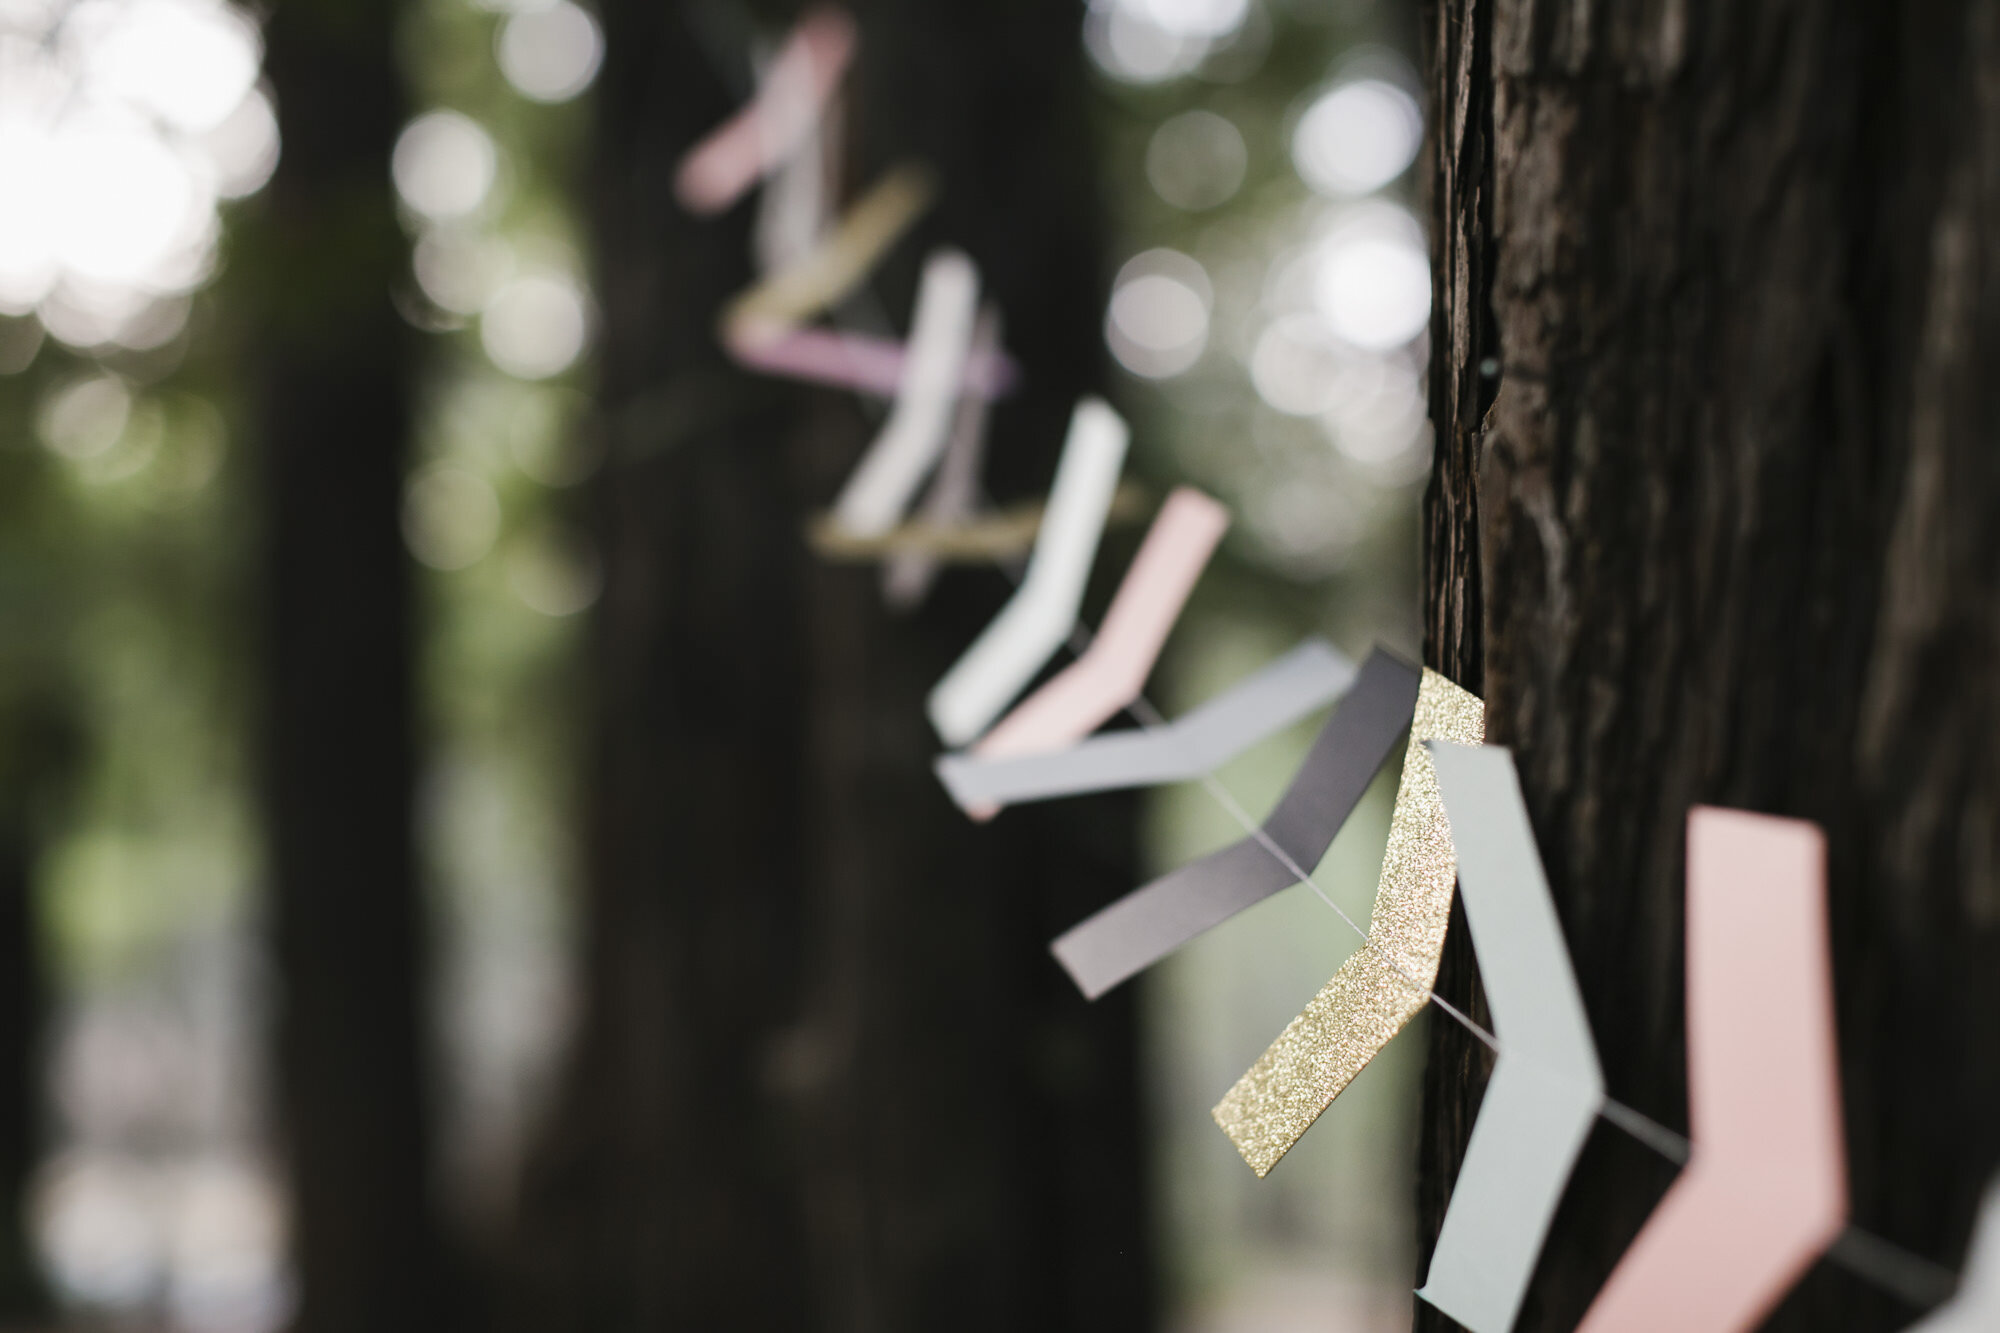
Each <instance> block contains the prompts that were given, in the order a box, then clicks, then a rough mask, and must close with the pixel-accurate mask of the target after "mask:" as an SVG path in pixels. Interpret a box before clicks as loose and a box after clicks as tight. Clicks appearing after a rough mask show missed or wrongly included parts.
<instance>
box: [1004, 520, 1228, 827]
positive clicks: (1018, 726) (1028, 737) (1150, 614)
mask: <svg viewBox="0 0 2000 1333" xmlns="http://www.w3.org/2000/svg"><path fill="white" fill-rule="evenodd" d="M1228 528H1229V511H1228V510H1227V509H1226V508H1224V507H1223V506H1222V505H1221V504H1219V503H1217V502H1216V501H1214V500H1211V499H1210V498H1209V497H1208V496H1206V495H1203V494H1202V493H1201V492H1200V491H1197V490H1195V489H1194V488H1193V487H1190V486H1181V487H1177V488H1176V489H1175V490H1174V493H1173V494H1172V495H1169V496H1168V497H1167V502H1166V503H1165V504H1163V505H1161V506H1160V513H1159V516H1158V517H1157V518H1155V519H1154V520H1153V526H1152V529H1151V530H1150V531H1148V532H1147V533H1146V540H1145V541H1144V542H1143V543H1141V544H1140V547H1139V554H1138V555H1136V556H1134V557H1133V558H1132V567H1131V568H1130V569H1128V570H1126V571H1125V581H1124V582H1122V583H1120V584H1119V585H1118V594H1117V596H1115V597H1113V598H1112V599H1111V609H1110V610H1108V611H1106V612H1105V613H1104V625H1103V627H1102V628H1101V629H1099V630H1098V632H1097V638H1096V639H1095V640H1094V641H1093V642H1092V643H1091V645H1090V647H1089V649H1087V650H1086V651H1085V652H1084V654H1083V656H1081V657H1079V658H1077V659H1076V661H1074V662H1072V663H1071V664H1070V665H1069V667H1068V668H1067V669H1066V670H1064V671H1063V672H1062V673H1061V674H1060V675H1058V676H1056V677H1055V678H1054V679H1052V680H1050V681H1049V682H1048V683H1047V684H1046V685H1044V686H1042V688H1041V689H1039V690H1036V691H1035V692H1034V693H1033V694H1031V695H1029V696H1028V697H1027V698H1026V699H1024V700H1022V701H1021V702H1020V703H1019V704H1017V705H1015V708H1014V711H1013V712H1011V713H1009V714H1007V716H1006V717H1004V718H1002V719H1000V721H999V722H998V723H996V724H995V725H994V727H993V730H991V731H989V732H987V733H986V735H985V736H984V737H982V738H981V739H980V741H979V743H978V744H976V745H974V746H973V747H972V753H973V754H976V755H981V756H984V757H987V758H995V759H997V758H1004V757H1005V756H1007V755H1022V754H1040V753H1042V752H1044V751H1047V750H1054V749H1059V748H1060V747H1062V746H1065V745H1068V744H1070V743H1071V742H1073V741H1077V740H1081V739H1082V738H1083V737H1085V736H1088V735H1089V734H1090V733H1091V732H1093V731H1095V730H1097V728H1098V727H1099V726H1101V725H1102V724H1103V723H1105V722H1107V721H1109V720H1110V719H1111V718H1113V717H1115V716H1117V714H1118V710H1119V709H1121V708H1124V707H1125V706H1126V705H1128V704H1130V703H1131V702H1132V701H1133V700H1134V699H1137V698H1138V697H1139V691H1140V690H1142V689H1144V688H1145V686H1146V677H1147V676H1149V675H1150V674H1152V670H1153V663H1154V662H1155V661H1157V660H1158V659H1159V656H1160V649H1161V648H1162V647H1164V646H1165V645H1166V642H1167V635H1168V633H1169V632H1170V631H1171V630H1172V629H1173V627H1174V622H1175V621H1176V620H1178V619H1180V614H1181V608H1182V607H1183V606H1185V605H1186V604H1187V599H1188V594H1190V593H1192V592H1193V591H1194V585H1195V581H1196V580H1197V579H1199V578H1200V577H1201V571H1202V570H1203V569H1205V568H1207V566H1208V558H1209V556H1211V555H1213V554H1214V553H1215V547H1216V543H1218V542H1220V541H1221V540H1222V534H1223V533H1224V532H1225V531H1227V530H1228ZM999 812H1000V807H999V806H997V805H979V806H970V807H968V808H967V809H966V813H967V814H969V815H971V816H972V817H973V818H974V819H978V820H987V819H991V818H993V816H994V815H996V814H998V813H999Z"/></svg>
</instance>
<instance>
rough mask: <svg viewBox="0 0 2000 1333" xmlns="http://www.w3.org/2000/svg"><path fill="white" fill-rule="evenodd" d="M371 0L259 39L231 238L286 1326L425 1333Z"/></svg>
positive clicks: (316, 9) (399, 456)
mask: <svg viewBox="0 0 2000 1333" xmlns="http://www.w3.org/2000/svg"><path fill="white" fill-rule="evenodd" d="M396 12H397V11H396V8H395V6H394V5H393V4H390V3H387V0H371V2H370V3H364V4H356V3H352V0H286V2H285V3H284V4H281V5H279V6H278V7H277V9H276V10H275V12H274V13H273V15H272V17H271V20H270V23H269V25H268V26H267V28H266V30H265V40H266V43H267V46H268V69H269V72H270V76H271V79H272V82H273V83H274V84H275V85H276V87H277V88H278V90H279V116H280V125H281V129H282V133H283V137H284V156H283V158H282V160H281V162H280V164H279V167H278V171H277V174H276V176H275V177H273V179H272V181H271V185H270V188H269V190H268V192H267V196H266V198H265V199H264V201H263V203H262V209H263V212H262V216H261V217H260V218H259V220H258V222H257V225H256V227H255V228H254V230H253V232H252V234H251V235H250V236H249V237H248V238H247V239H246V259H247V261H248V264H247V266H248V267H249V268H250V270H251V272H250V273H249V274H248V275H246V276H247V277H248V279H249V280H248V281H247V282H245V283H244V287H243V290H244V292H245V294H246V296H249V297H250V298H251V299H252V300H253V301H254V303H255V306H256V308H257V309H258V311H259V317H260V327H259V328H258V330H257V334H258V336H257V339H256V342H255V344H254V347H253V351H252V355H253V369H254V373H255V376H256V378H255V386H256V392H257V396H258V401H259V428H260V432H261V436H262V439H261V447H262V459H261V464H262V469H263V474H264V475H263V487H264V499H265V504H264V511H265V515H266V517H265V523H266V525H267V527H266V531H265V534H264V559H265V567H264V574H265V579H266V583H265V604H264V613H265V626H264V629H265V647H264V679H265V691H266V697H265V699H264V701H263V702H264V709H265V714H264V716H265V723H264V726H265V732H264V770H265V771H264V788H265V809H266V820H267V829H268V867H269V877H270V893H271V916H272V923H273V927H274V938H275V952H276V961H277V965H278V980H279V984H280V1004H279V1011H278V1023H277V1069H278V1092H279V1107H280V1111H281V1116H282V1130H283V1135H284V1140H285V1149H286V1153H287V1162H288V1166H289V1170H290V1183H291V1188H292V1198H293V1213H292V1216H293V1251H294V1257H295V1260H296V1263H297V1266H298V1276H299V1281H300V1306H299V1317H298V1327H299V1328H300V1329H302V1330H315V1331H316V1330H326V1331H327V1333H348V1331H350V1330H354V1329H363V1328H366V1329H372V1330H395V1329H410V1330H417V1329H424V1330H434V1329H436V1328H438V1327H439V1326H440V1324H441V1323H442V1322H443V1320H444V1315H445V1310H444V1308H443V1306H442V1304H441V1302H440V1300H439V1297H438V1293H439V1291H440V1289H441V1275H442V1269H443V1265H442V1263H441V1255H440V1251H439V1244H438V1239H437V1234H436V1231H435V1228H434V1224H433V1214H432V1209H431V1206H430V1186H431V1154H430V1150H429V1143H428V1141H427V1133H428V1121H427V1097H426V1090H425V1087H424V1078H423V1063H424V1062H423V1060H422V1058H421V1056H422V1049H423V1045H424V1031H425V1025H424V1023H423V1021H422V1015H423V1012H424V1004H423V1000H424V987H423V969H422V965H421V964H422V956H423V952H424V950H423V913H422V911H421V904H420V902H419V897H418V883H417V875H416V868H415V859H414V847H413V833H412V809H411V795H412V781H411V773H412V755H413V745H414V742H413V736H412V695H413V687H412V661H411V655H412V635H411V626H410V586H411V585H410V562H409V557H408V555H407V554H406V553H405V551H404V549H403V541H402V535H401V529H400V525H399V515H400V513H401V505H402V484H403V467H404V457H405V453H404V450H405V444H406V442H407V439H408V432H409V429H410V425H409V419H410V406H411V402H410V376H411V374H412V371H411V365H412V361H413V358H412V356H411V352H412V350H413V349H412V347H411V335H410V331H409V330H408V328H407V327H406V326H405V325H404V323H403V321H402V320H401V319H400V318H399V317H398V316H397V314H396V312H395V310H394V308H393V307H392V305H391V299H390V297H391V291H392V289H393V288H394V287H395V286H396V285H397V284H398V283H399V282H401V281H403V275H404V273H405V272H406V269H405V263H406V254H407V251H406V249H405V246H404V242H403V238H402V235H401V233H400V230H399V229H398V227H397V224H396V219H395V207H394V201H393V198H392V195H391V193H390V184H389V173H388V164H389V152H390V147H391V145H392V144H393V143H394V141H395V137H396V133H397V131H398V129H399V128H400V127H401V124H402V120H403V116H404V109H403V105H402V99H401V96H400V94H399V91H398V87H397V83H396V79H395V74H394V71H395V65H394V60H393V55H392V38H393V27H394V20H395V15H396Z"/></svg>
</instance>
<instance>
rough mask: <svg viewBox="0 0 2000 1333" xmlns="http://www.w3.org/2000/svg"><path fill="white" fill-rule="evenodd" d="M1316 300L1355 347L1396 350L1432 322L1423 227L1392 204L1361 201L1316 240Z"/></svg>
mask: <svg viewBox="0 0 2000 1333" xmlns="http://www.w3.org/2000/svg"><path fill="white" fill-rule="evenodd" d="M1313 267H1314V272H1313V285H1312V294H1313V303H1314V305H1315V306H1317V307H1318V309H1319V312H1320V314H1321V315H1323V316H1324V317H1325V318H1326V321H1327V324H1328V326H1329V327H1331V328H1332V330H1333V331H1334V332H1335V333H1337V334H1339V335H1340V336H1341V337H1342V338H1344V339H1346V340H1347V341H1348V342H1350V343H1353V344H1354V345H1355V346H1357V347H1364V348H1369V349H1372V350H1377V351H1384V350H1387V349H1390V348H1394V347H1401V346H1403V345H1404V344H1405V343H1407V342H1409V341H1410V340H1411V339H1413V338H1415V337H1416V336H1417V335H1418V334H1420V333H1422V332H1423V331H1424V330H1425V328H1426V327H1427V326H1428V325H1429V323H1430V316H1431V265H1430V255H1429V252H1428V251H1427V250H1426V248H1425V246H1424V236H1423V229H1422V227H1421V226H1420V225H1419V224H1418V222H1417V220H1416V218H1414V217H1413V216H1411V215H1410V213H1409V211H1408V210H1407V209H1403V208H1399V207H1397V206H1396V205H1394V204H1386V203H1374V204H1364V205H1361V206H1358V207H1356V208H1354V209H1352V210H1350V211H1348V212H1347V213H1346V214H1344V215H1342V216H1341V217H1340V218H1339V219H1338V220H1337V221H1336V222H1335V224H1334V225H1333V226H1332V227H1331V228H1330V229H1329V230H1328V232H1327V234H1326V236H1325V237H1324V238H1323V239H1322V240H1321V241H1320V243H1319V246H1318V250H1317V254H1316V256H1315V259H1314V266H1313Z"/></svg>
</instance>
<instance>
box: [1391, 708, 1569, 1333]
mask: <svg viewBox="0 0 2000 1333" xmlns="http://www.w3.org/2000/svg"><path fill="white" fill-rule="evenodd" d="M1428 748H1429V750H1430V756H1431V762H1432V764H1433V765H1435V766H1436V768H1437V780H1438V790H1439V793H1440V794H1441V795H1442V796H1443V798H1444V805H1445V811H1446V814H1447V815H1448V816H1449V818H1450V821H1451V840H1452V845H1453V847H1454V848H1456V850H1457V855H1458V888H1459V894H1460V896H1461V898H1462V900H1463V901H1464V903H1465V918H1466V923H1467V925H1468V926H1469V927H1470V928H1471V931H1472V946H1473V949H1474V950H1475V951H1476V952H1477V954H1478V956H1479V978H1480V981H1481V983H1482V984H1483V985H1484V986H1485V989H1486V999H1487V1002H1488V1003H1489V1004H1490V1005H1491V1006H1492V1010H1493V1022H1494V1026H1495V1027H1496V1028H1497V1029H1498V1034H1499V1037H1500V1041H1501V1050H1500V1057H1499V1059H1498V1060H1497V1061H1496V1062H1495V1063H1494V1066H1493V1076H1492V1078H1491V1079H1489V1080H1488V1081H1487V1084H1486V1095H1485V1096H1484V1097H1483V1098H1482V1099H1481V1101H1480V1103H1479V1118H1478V1119H1477V1120H1476V1121H1474V1122H1473V1126H1472V1137H1471V1140H1470V1142H1468V1143H1467V1145H1466V1150H1465V1161H1464V1164H1463V1165H1461V1166H1460V1167H1459V1171H1458V1181H1457V1183H1456V1184H1455V1185H1453V1187H1452V1192H1451V1205H1450V1207H1448V1208H1447V1209H1446V1210H1445V1215H1444V1224H1443V1226H1442V1227H1441V1228H1440V1229H1439V1231H1438V1238H1437V1247H1436V1249H1435V1250H1434V1251H1433V1252H1432V1254H1431V1263H1430V1272H1429V1274H1428V1275H1427V1276H1426V1278H1425V1280H1424V1285H1423V1286H1422V1287H1421V1288H1419V1289H1418V1291H1417V1295H1418V1296H1420V1297H1422V1298H1423V1299H1424V1300H1426V1301H1429V1302H1430V1303H1431V1304H1432V1305H1434V1306H1436V1307H1437V1308H1438V1309H1440V1310H1442V1311H1444V1312H1445V1313H1446V1314H1448V1315H1450V1316H1451V1317H1452V1318H1453V1319H1456V1320H1457V1321H1458V1322H1459V1323H1461V1324H1463V1325H1464V1326H1465V1327H1466V1328H1468V1329H1470V1330H1471V1333H1508V1330H1509V1329H1511V1328H1513V1326H1514V1318H1515V1316H1516V1315H1517V1314H1518V1313H1519V1311H1520V1308H1521V1298H1522V1296H1523V1295H1524V1294H1525V1293H1526V1292H1527V1289H1528V1279H1529V1278H1531V1277H1532V1276H1534V1272H1535V1259H1536V1257H1537V1256H1538V1255H1539V1254H1540V1253H1541V1249H1542V1241H1543V1238H1544V1237H1546V1236H1547V1234H1548V1230H1549V1223H1550V1222H1551V1221H1552V1220H1553V1219H1554V1217H1555V1212H1556V1205H1557V1204H1558V1203H1559V1202H1561V1200H1562V1194H1563V1187H1564V1186H1565V1185H1566V1184H1567V1183H1568V1182H1569V1175H1570V1169H1571V1168H1572V1167H1573V1166H1574V1165H1575V1164H1576V1156H1577V1154H1578V1153H1579V1152H1581V1151H1582V1150H1583V1142H1584V1139H1585V1138H1587V1137H1588V1136H1589V1134H1590V1127H1591V1125H1592V1124H1593V1123H1594V1122H1595V1121H1596V1119H1597V1112H1598V1108H1599V1107H1601V1106H1602V1105H1603V1103H1604V1076H1603V1074H1602V1073H1601V1072H1600V1071H1599V1069H1598V1064H1597V1048H1596V1045H1595V1044H1594V1043H1593V1042H1592V1040H1591V1036H1590V1020H1589V1019H1588V1018H1587V1017H1586V1016H1585V1014H1584V1010H1583V996H1582V995H1581V994H1580V993H1579V992H1578V990H1577V985H1576V975H1575V974H1574V973H1573V972H1572V971H1571V970H1570V963H1569V950H1568V948H1567V947H1566V946H1565V945H1564V943H1563V934H1562V925H1561V923H1560V922H1558V921H1557V920H1556V910H1555V904H1554V903H1553V902H1551V901H1550V899H1549V886H1548V881H1547V880H1546V879H1544V878H1543V876H1542V859H1541V857H1540V855H1539V854H1537V852H1536V851H1535V834H1534V830H1533V829H1532V828H1530V827H1529V825H1528V810H1527V805H1526V803H1525V802H1524V801H1523V800H1522V799H1521V783H1520V780H1519V779H1518V778H1517V777H1516V776H1515V773H1514V760H1513V756H1512V755H1510V754H1509V753H1508V752H1507V751H1506V750H1504V749H1501V748H1499V747H1497V746H1481V747H1477V748H1473V747H1468V746H1463V745H1453V744H1450V743H1449V742H1445V741H1432V742H1430V743H1429V745H1428Z"/></svg>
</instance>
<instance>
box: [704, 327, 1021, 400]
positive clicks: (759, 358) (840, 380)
mask: <svg viewBox="0 0 2000 1333" xmlns="http://www.w3.org/2000/svg"><path fill="white" fill-rule="evenodd" d="M729 353H730V355H731V356H732V357H734V358H735V360H736V362H737V364H738V365H741V366H744V367H746V368H748V369H750V370H757V371H762V372H764V373H765V374H768V375H782V376H784V377H786V378H787V379H795V380H803V381H804V382H806V383H808V384H821V385H825V386H827V387H829V388H834V389H851V390H853V391H854V392H855V393H863V394H867V395H869V396H870V397H875V398H893V397H895V395H896V389H897V386H899V385H900V384H902V382H903V372H904V368H905V366H906V364H907V363H908V361H909V355H910V354H909V351H908V349H907V348H906V347H905V346H904V345H903V344H902V343H899V342H895V341H893V340H891V339H888V338H877V337H873V336H871V335H869V334H865V333H850V332H847V331H845V330H841V329H813V328H799V329H785V330H782V331H779V332H775V333H767V334H765V335H764V336H762V337H751V338H739V339H737V340H736V341H735V342H733V343H731V344H730V347H729ZM1019 377H1020V371H1019V369H1018V368H1017V367H1016V366H1015V365H1014V363H1013V361H1012V360H1010V359H1009V358H1008V357H1007V355H1006V354H1005V353H1004V352H1001V351H1000V350H999V348H998V347H997V346H995V347H990V348H979V347H975V348H974V349H973V352H972V354H971V355H970V356H968V357H967V358H966V361H965V375H964V378H963V379H961V380H960V382H959V391H960V392H961V393H963V394H965V395H966V396H967V397H970V398H977V399H987V398H998V397H1001V396H1002V395H1004V394H1007V393H1010V392H1012V391H1013V388H1014V384H1015V382H1016V381H1017V380H1018V379H1019Z"/></svg>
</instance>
